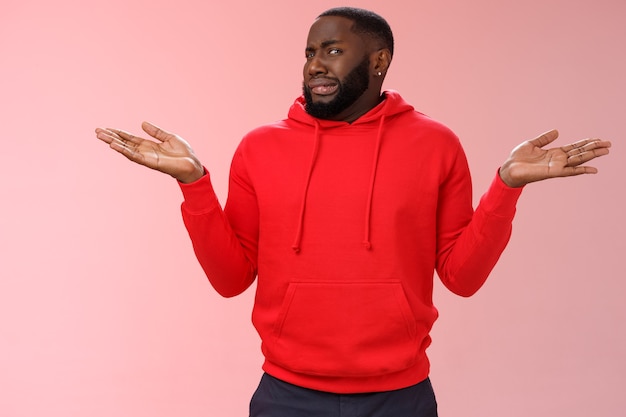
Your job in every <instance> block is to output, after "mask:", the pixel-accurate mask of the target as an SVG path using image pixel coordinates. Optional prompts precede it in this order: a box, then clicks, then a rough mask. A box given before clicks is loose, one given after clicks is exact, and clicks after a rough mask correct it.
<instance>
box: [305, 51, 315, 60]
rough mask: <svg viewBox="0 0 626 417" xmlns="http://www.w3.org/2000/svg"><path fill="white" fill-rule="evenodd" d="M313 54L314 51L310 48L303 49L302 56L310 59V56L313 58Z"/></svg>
mask: <svg viewBox="0 0 626 417" xmlns="http://www.w3.org/2000/svg"><path fill="white" fill-rule="evenodd" d="M314 56H315V51H312V50H306V51H304V57H305V58H306V59H311V58H313V57H314Z"/></svg>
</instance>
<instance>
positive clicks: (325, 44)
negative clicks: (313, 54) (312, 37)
mask: <svg viewBox="0 0 626 417" xmlns="http://www.w3.org/2000/svg"><path fill="white" fill-rule="evenodd" d="M341 42H342V41H340V40H338V39H329V40H327V41H323V42H322V43H321V44H320V48H322V49H323V48H327V47H329V46H331V45H334V44H337V43H341ZM304 50H305V51H307V52H308V51H313V50H315V48H314V47H312V46H307V47H306V48H305V49H304Z"/></svg>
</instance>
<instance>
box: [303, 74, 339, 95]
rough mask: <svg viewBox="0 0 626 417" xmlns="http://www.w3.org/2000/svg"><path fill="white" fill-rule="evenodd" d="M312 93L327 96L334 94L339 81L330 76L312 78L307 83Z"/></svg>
mask: <svg viewBox="0 0 626 417" xmlns="http://www.w3.org/2000/svg"><path fill="white" fill-rule="evenodd" d="M307 85H308V87H309V89H310V90H311V93H312V94H316V95H319V96H328V95H331V94H334V93H335V92H336V91H337V89H338V88H339V83H338V82H337V81H335V80H332V79H330V78H313V79H311V80H309V82H308V83H307Z"/></svg>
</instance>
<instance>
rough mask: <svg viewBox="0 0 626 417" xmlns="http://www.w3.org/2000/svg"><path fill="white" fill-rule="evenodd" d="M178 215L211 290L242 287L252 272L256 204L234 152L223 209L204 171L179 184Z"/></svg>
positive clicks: (231, 291) (234, 292) (248, 282)
mask: <svg viewBox="0 0 626 417" xmlns="http://www.w3.org/2000/svg"><path fill="white" fill-rule="evenodd" d="M179 185H180V188H181V191H182V192H183V196H184V199H185V200H184V202H183V204H182V206H181V211H182V216H183V221H184V223H185V227H186V228H187V231H188V233H189V237H190V238H191V242H192V244H193V248H194V252H195V254H196V258H197V259H198V261H199V262H200V265H201V266H202V269H203V270H204V272H205V274H206V276H207V278H208V279H209V281H210V282H211V285H213V287H214V288H215V290H216V291H217V292H218V293H219V294H221V295H222V296H224V297H232V296H235V295H238V294H240V293H242V292H243V291H245V290H246V289H247V288H248V287H249V286H250V285H251V284H252V282H254V279H255V277H256V272H257V262H256V259H257V258H256V254H257V238H258V209H256V207H257V203H256V197H255V194H254V190H253V189H252V187H251V186H250V183H249V181H248V179H247V175H246V172H245V170H244V169H243V165H242V164H241V158H240V155H239V154H238V153H237V154H235V157H234V159H233V164H232V166H231V176H230V181H229V191H228V200H227V203H226V206H225V208H224V209H222V207H221V206H220V204H219V202H218V199H217V196H216V195H215V192H214V190H213V186H212V184H211V179H210V176H209V174H207V175H205V176H204V177H202V178H201V179H199V180H198V181H196V182H194V183H191V184H182V183H181V184H179Z"/></svg>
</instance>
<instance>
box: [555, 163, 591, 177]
mask: <svg viewBox="0 0 626 417" xmlns="http://www.w3.org/2000/svg"><path fill="white" fill-rule="evenodd" d="M597 173H598V169H597V168H594V167H590V166H586V165H582V166H574V167H566V168H565V169H564V170H563V174H562V176H563V177H572V176H574V175H582V174H597Z"/></svg>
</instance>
